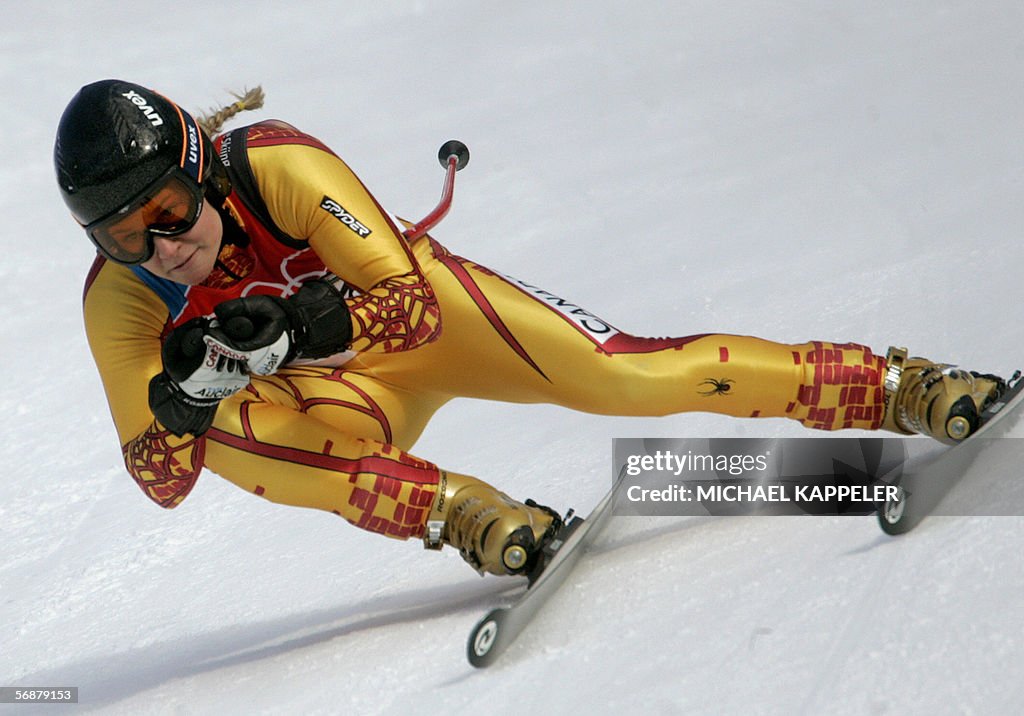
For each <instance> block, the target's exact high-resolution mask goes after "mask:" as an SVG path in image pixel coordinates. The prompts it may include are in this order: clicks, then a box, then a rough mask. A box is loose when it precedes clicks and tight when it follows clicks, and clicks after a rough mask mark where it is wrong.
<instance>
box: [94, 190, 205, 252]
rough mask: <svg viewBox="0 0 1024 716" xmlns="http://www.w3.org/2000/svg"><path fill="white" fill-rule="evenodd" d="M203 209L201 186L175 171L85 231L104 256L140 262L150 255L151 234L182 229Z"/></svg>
mask: <svg viewBox="0 0 1024 716" xmlns="http://www.w3.org/2000/svg"><path fill="white" fill-rule="evenodd" d="M202 210H203V196H202V188H201V187H200V186H199V185H197V184H195V182H192V181H190V180H189V179H188V178H187V177H185V176H182V175H181V174H180V173H178V172H174V173H172V174H171V175H170V176H169V177H167V178H166V179H162V180H159V181H158V182H157V183H156V184H155V186H154V187H152V188H151V189H150V190H149V191H147V192H145V193H144V194H143V195H142V196H141V197H140V198H139V199H137V200H135V201H134V202H132V203H131V204H129V205H128V206H126V207H125V208H123V209H121V210H120V211H118V212H117V213H115V214H113V215H111V216H109V217H107V218H105V219H102V220H100V221H98V222H96V223H95V224H93V225H91V226H88V227H86V232H87V233H88V234H89V237H90V238H91V239H92V241H93V243H94V244H96V246H97V248H99V249H100V251H101V252H102V253H103V254H104V255H105V256H106V257H107V258H109V259H111V260H113V261H116V262H118V263H123V264H140V263H144V262H146V261H148V260H149V259H150V258H151V257H152V256H153V250H154V249H153V236H154V235H157V236H176V235H178V234H183V233H185V232H186V231H188V230H189V229H191V228H192V227H193V226H195V223H196V221H197V220H198V219H199V214H200V212H201V211H202Z"/></svg>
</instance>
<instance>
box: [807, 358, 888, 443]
mask: <svg viewBox="0 0 1024 716" xmlns="http://www.w3.org/2000/svg"><path fill="white" fill-rule="evenodd" d="M812 345H813V348H812V349H811V350H810V351H807V352H806V353H804V354H801V353H799V352H796V351H794V352H793V362H794V363H796V364H797V365H803V366H804V367H805V375H806V378H805V381H804V384H803V385H802V386H801V387H800V392H799V395H798V398H797V402H798V405H799V406H802V407H803V409H804V411H803V412H805V415H804V417H802V418H801V420H800V422H802V423H803V424H804V425H805V426H807V427H809V428H816V429H819V430H838V429H840V428H862V429H867V430H877V429H878V428H879V426H881V424H882V418H883V417H884V415H885V402H884V401H885V398H884V391H883V388H882V380H883V378H884V376H885V358H883V357H882V356H878V355H875V354H874V353H872V352H871V349H870V348H867V347H866V346H862V345H859V344H857V343H841V344H838V343H823V342H820V341H816V342H814V343H813V344H812ZM792 409H793V410H797V406H796V405H794V406H792Z"/></svg>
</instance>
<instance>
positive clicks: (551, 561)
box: [466, 469, 626, 668]
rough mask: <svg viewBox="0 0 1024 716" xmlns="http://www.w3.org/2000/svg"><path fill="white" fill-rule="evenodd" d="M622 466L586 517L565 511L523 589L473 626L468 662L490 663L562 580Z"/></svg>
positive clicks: (602, 518) (597, 527) (610, 498)
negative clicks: (511, 599)
mask: <svg viewBox="0 0 1024 716" xmlns="http://www.w3.org/2000/svg"><path fill="white" fill-rule="evenodd" d="M625 475H626V472H625V469H623V470H622V472H620V473H619V476H618V478H616V480H615V483H614V484H613V485H612V488H611V489H610V490H609V491H608V493H607V494H606V495H605V496H604V498H603V499H602V500H601V501H600V502H599V503H598V504H597V506H596V507H594V509H593V510H592V511H591V512H590V514H589V515H587V517H586V518H581V517H578V516H573V515H572V513H571V512H570V513H569V514H568V515H566V521H565V525H563V526H562V528H561V529H560V530H559V531H558V534H557V535H555V538H554V539H552V540H551V541H550V542H549V543H548V544H547V545H546V546H545V548H544V553H543V557H542V560H543V561H542V563H541V564H542V566H541V568H540V569H539V571H538V572H537V573H535V575H534V576H533V577H532V578H531V579H530V582H529V586H528V587H527V589H526V591H525V592H523V593H521V594H520V595H519V596H518V597H517V598H516V599H515V600H514V601H513V602H512V603H511V604H508V605H505V606H501V607H497V608H495V609H492V610H491V611H490V612H488V613H487V615H486V616H485V617H484V618H483V619H481V620H480V621H479V622H478V623H477V625H476V626H475V627H474V628H473V631H472V632H471V633H470V635H469V642H468V644H467V649H466V651H467V655H468V656H469V663H470V664H472V665H473V666H475V667H477V668H483V667H486V666H489V665H490V664H492V663H493V662H494V661H495V660H496V659H497V658H498V657H499V656H500V655H501V654H502V652H504V651H505V649H506V648H508V646H509V645H510V644H512V642H514V641H515V640H516V638H517V637H518V636H519V635H520V634H521V633H522V632H523V630H524V629H526V628H527V626H529V624H530V622H531V621H532V620H533V617H534V616H535V615H536V614H537V612H538V611H540V609H541V607H543V606H544V604H545V603H546V602H547V600H548V599H549V598H550V597H551V595H552V594H554V593H555V592H556V591H557V590H558V588H559V587H560V586H561V585H562V584H563V583H564V582H565V580H566V578H567V577H568V576H569V573H570V572H572V569H573V567H575V566H576V563H577V562H579V560H580V557H582V556H583V554H584V552H586V548H587V547H588V546H589V545H590V544H592V543H593V541H594V538H596V537H597V535H598V534H599V533H600V531H601V529H602V528H603V527H604V526H605V524H606V523H607V522H608V518H609V517H610V515H611V512H612V505H613V503H614V501H615V495H616V493H617V491H618V489H619V487H620V486H621V485H622V483H623V479H624V477H625Z"/></svg>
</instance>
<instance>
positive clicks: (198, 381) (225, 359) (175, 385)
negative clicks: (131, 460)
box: [149, 318, 249, 437]
mask: <svg viewBox="0 0 1024 716" xmlns="http://www.w3.org/2000/svg"><path fill="white" fill-rule="evenodd" d="M161 357H162V358H163V364H164V370H163V372H162V373H160V374H159V375H156V376H154V377H153V379H152V380H151V381H150V382H149V408H150V410H151V411H152V412H153V415H154V416H155V417H156V419H157V420H159V421H160V423H161V424H162V425H163V426H164V427H166V428H167V429H168V430H170V431H171V432H172V433H174V434H175V435H177V436H179V437H181V436H182V435H185V434H186V433H190V434H192V435H196V436H199V435H202V434H203V433H205V432H206V431H207V430H209V428H210V425H211V424H212V423H213V418H214V416H215V415H216V413H217V406H218V405H219V404H220V401H221V400H223V399H224V398H226V397H228V396H230V395H234V394H235V393H237V392H238V391H239V390H241V389H242V388H244V387H245V386H246V385H248V384H249V376H248V373H247V369H246V362H247V360H248V355H247V354H245V353H242V352H238V351H235V350H233V349H232V348H231V347H230V346H229V345H228V341H227V339H226V337H225V336H224V335H223V333H222V332H221V331H219V330H218V329H217V328H216V327H215V324H213V323H212V322H211V321H210V320H209V319H208V318H193V319H192V320H191V321H188V322H187V323H184V324H182V325H181V326H178V327H177V328H175V329H174V330H173V331H171V333H170V335H168V336H167V339H166V340H165V341H164V346H163V351H162V353H161Z"/></svg>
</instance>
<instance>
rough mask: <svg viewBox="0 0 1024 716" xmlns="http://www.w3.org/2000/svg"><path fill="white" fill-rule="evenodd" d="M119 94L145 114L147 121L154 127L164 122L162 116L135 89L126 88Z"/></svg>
mask: <svg viewBox="0 0 1024 716" xmlns="http://www.w3.org/2000/svg"><path fill="white" fill-rule="evenodd" d="M121 96H122V97H124V98H125V99H127V100H129V101H130V102H131V103H132V104H134V105H135V106H136V107H138V108H139V110H140V111H141V112H142V113H143V114H144V115H146V119H148V120H149V123H150V124H152V125H153V126H154V127H159V126H160V125H162V124H163V123H164V120H163V118H162V117H161V116H160V114H159V113H158V112H157V111H156V110H155V109H153V107H152V106H150V104H149V102H148V101H146V98H145V97H143V96H142V95H140V94H139V93H138V92H136V91H135V90H128V91H127V92H125V93H124V94H122V95H121Z"/></svg>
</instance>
